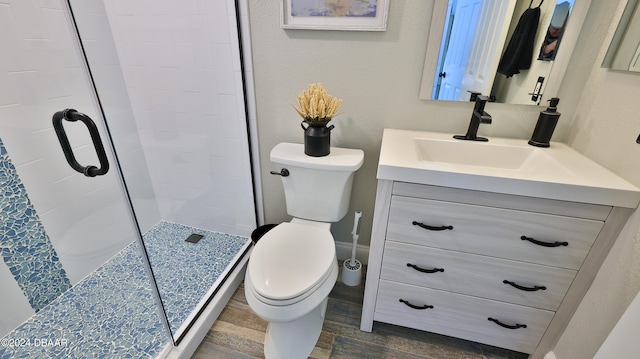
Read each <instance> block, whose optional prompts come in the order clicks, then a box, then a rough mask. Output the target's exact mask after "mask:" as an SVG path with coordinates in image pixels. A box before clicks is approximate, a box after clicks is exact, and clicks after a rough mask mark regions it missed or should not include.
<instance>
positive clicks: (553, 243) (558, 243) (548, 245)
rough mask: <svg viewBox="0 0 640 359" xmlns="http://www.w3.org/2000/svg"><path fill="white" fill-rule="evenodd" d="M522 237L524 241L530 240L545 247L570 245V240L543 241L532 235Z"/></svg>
mask: <svg viewBox="0 0 640 359" xmlns="http://www.w3.org/2000/svg"><path fill="white" fill-rule="evenodd" d="M520 239H522V240H523V241H529V242H531V243H533V244H537V245H539V246H543V247H560V246H565V247H566V246H568V245H569V242H558V241H556V242H542V241H538V240H535V239H533V238H531V237H527V236H522V237H520Z"/></svg>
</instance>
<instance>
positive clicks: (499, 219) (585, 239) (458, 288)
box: [361, 129, 640, 358]
mask: <svg viewBox="0 0 640 359" xmlns="http://www.w3.org/2000/svg"><path fill="white" fill-rule="evenodd" d="M377 177H378V189H377V194H376V203H375V213H374V223H373V230H372V237H371V245H370V252H369V262H368V270H367V279H366V286H365V297H364V303H363V313H362V322H361V329H362V330H364V331H371V330H372V327H373V322H374V321H378V322H385V323H391V324H395V325H401V326H405V327H410V328H415V329H420V330H425V331H429V332H434V333H439V334H444V335H448V336H453V337H458V338H463V339H467V340H471V341H476V342H480V343H485V344H489V345H493V346H498V347H502V348H507V349H511V350H515V351H519V352H524V353H528V354H531V355H532V357H534V358H542V357H543V356H544V355H545V354H546V353H547V352H548V351H549V350H551V349H552V348H553V345H555V342H556V341H557V339H558V338H559V337H560V335H561V334H562V332H563V330H564V329H565V327H566V326H567V324H568V322H569V320H570V319H571V317H572V315H573V313H574V311H575V309H576V307H577V306H578V304H579V303H580V301H581V299H582V297H583V296H584V295H585V293H586V291H587V289H588V288H589V286H590V284H591V282H592V280H593V278H594V277H595V275H596V273H597V272H598V269H599V268H600V265H601V264H602V262H603V260H604V258H605V257H606V255H607V253H608V252H609V250H610V248H611V246H612V245H613V243H614V241H615V239H616V238H617V236H618V234H619V233H620V231H621V230H622V227H623V226H624V224H625V223H626V221H627V219H628V218H629V216H630V215H631V213H632V211H633V209H635V208H636V207H637V206H638V203H639V202H640V189H638V188H637V187H635V186H633V185H631V184H630V183H628V182H626V181H624V180H623V179H621V178H620V177H618V176H616V175H615V174H613V173H611V172H610V171H608V170H606V169H605V168H603V167H601V166H599V165H598V164H596V163H595V162H593V161H591V160H589V159H587V158H586V157H584V156H582V155H580V154H579V153H577V152H576V151H574V150H572V149H571V148H569V147H568V146H566V145H563V144H560V143H552V144H551V147H550V148H538V147H532V146H529V145H527V143H526V140H514V139H501V138H490V139H489V142H484V143H480V142H475V141H460V140H455V139H453V138H452V135H450V134H443V133H432V132H419V131H404V130H393V129H386V130H385V132H384V136H383V141H382V147H381V152H380V160H379V164H378V175H377Z"/></svg>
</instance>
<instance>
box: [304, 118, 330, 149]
mask: <svg viewBox="0 0 640 359" xmlns="http://www.w3.org/2000/svg"><path fill="white" fill-rule="evenodd" d="M329 121H330V120H329ZM329 121H322V122H311V121H302V122H301V123H300V126H302V129H303V130H304V153H305V154H306V155H307V156H313V157H322V156H326V155H328V154H329V151H330V146H331V130H333V127H334V126H333V125H331V126H327V124H328V123H329ZM305 123H306V124H307V127H304V124H305Z"/></svg>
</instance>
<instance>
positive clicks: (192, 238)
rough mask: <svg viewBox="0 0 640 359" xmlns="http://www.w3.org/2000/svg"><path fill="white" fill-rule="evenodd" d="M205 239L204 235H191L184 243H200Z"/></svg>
mask: <svg viewBox="0 0 640 359" xmlns="http://www.w3.org/2000/svg"><path fill="white" fill-rule="evenodd" d="M203 237H204V236H203V235H202V234H195V233H191V235H190V236H189V237H187V239H185V240H184V241H185V242H189V243H198V242H199V241H200V240H201V239H202V238H203Z"/></svg>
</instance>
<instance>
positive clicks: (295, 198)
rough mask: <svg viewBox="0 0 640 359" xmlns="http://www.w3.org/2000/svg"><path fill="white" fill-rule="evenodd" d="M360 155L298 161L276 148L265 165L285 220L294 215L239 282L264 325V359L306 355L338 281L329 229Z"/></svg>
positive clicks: (293, 149) (294, 149)
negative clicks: (277, 184)
mask: <svg viewBox="0 0 640 359" xmlns="http://www.w3.org/2000/svg"><path fill="white" fill-rule="evenodd" d="M363 160H364V153H363V152H362V150H354V149H345V148H335V147H332V148H331V153H330V154H329V155H328V156H324V157H311V156H307V155H305V154H304V145H302V144H293V143H280V144H278V145H277V146H276V147H274V148H273V150H271V161H272V162H273V163H275V164H276V166H277V167H278V172H280V173H281V176H282V183H283V185H284V192H285V197H286V203H287V213H289V215H291V216H293V217H294V218H293V220H291V222H289V223H282V224H279V225H278V226H276V227H275V228H273V229H272V230H271V231H269V232H267V233H266V234H265V235H264V236H263V237H262V238H260V240H259V241H258V243H257V244H256V245H255V247H254V249H253V252H252V253H251V257H250V258H249V264H248V266H247V271H246V275H245V281H244V291H245V295H246V297H247V302H248V303H249V306H250V307H251V309H252V310H253V311H254V312H255V313H256V315H258V316H259V317H260V318H262V319H264V320H266V321H267V322H269V324H268V326H267V332H266V335H265V339H264V354H265V358H267V359H298V358H307V357H308V356H309V354H310V353H311V351H312V350H313V348H314V346H315V345H316V342H317V341H318V337H319V336H320V332H321V331H322V323H323V321H324V314H325V310H326V307H327V299H328V296H329V292H331V289H332V288H333V286H334V284H335V283H336V279H337V277H338V261H337V258H336V247H335V243H334V240H333V236H332V235H331V232H330V227H331V223H333V222H338V221H339V220H341V219H342V218H343V217H344V216H345V215H346V214H347V210H348V208H349V201H350V198H351V185H352V184H353V176H354V173H355V172H356V171H357V170H358V169H359V168H360V167H361V166H362V162H363Z"/></svg>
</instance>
